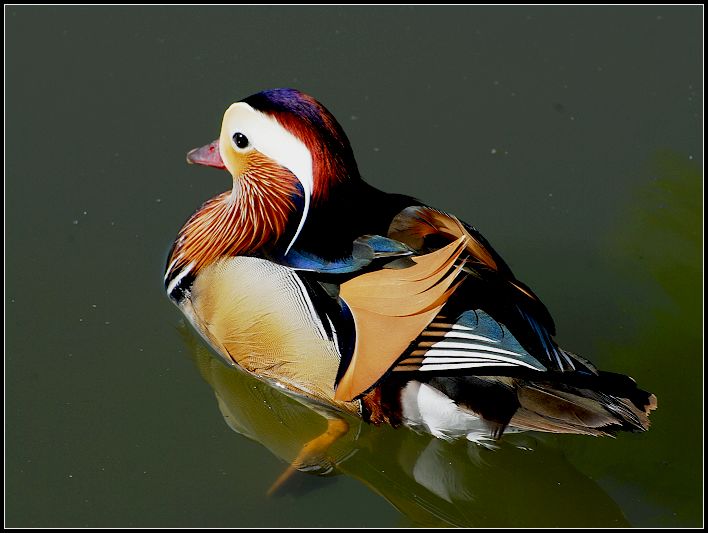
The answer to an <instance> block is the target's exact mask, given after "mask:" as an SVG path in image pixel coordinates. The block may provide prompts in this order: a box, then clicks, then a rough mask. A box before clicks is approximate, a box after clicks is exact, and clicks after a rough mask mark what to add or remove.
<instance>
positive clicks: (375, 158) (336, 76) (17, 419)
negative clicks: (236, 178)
mask: <svg viewBox="0 0 708 533" xmlns="http://www.w3.org/2000/svg"><path fill="white" fill-rule="evenodd" d="M5 15H6V181H5V187H6V204H5V208H6V215H5V222H6V234H5V235H6V300H5V310H6V382H5V383H6V396H5V400H6V404H5V405H6V407H5V413H6V469H7V470H6V495H5V498H6V524H7V525H8V526H131V525H132V526H258V525H262V526H266V525H280V526H315V525H319V526H345V525H360V526H396V525H409V524H419V523H421V519H420V518H416V517H415V516H412V515H410V513H399V512H398V511H396V509H395V508H394V507H392V506H391V505H389V503H387V501H386V500H385V499H384V498H382V497H380V496H378V495H377V494H376V492H375V491H376V490H379V491H380V492H381V489H380V488H379V489H377V488H376V487H375V486H374V487H372V489H373V490H370V489H369V488H367V486H366V485H365V484H363V483H360V482H359V481H357V480H356V479H355V478H354V477H352V476H347V475H341V476H338V477H335V478H330V479H328V480H321V479H319V478H313V479H312V480H310V482H309V484H308V485H307V486H308V487H309V488H308V490H299V491H297V490H294V491H290V492H288V493H286V494H285V495H284V496H281V497H277V498H266V497H265V495H264V493H265V491H266V490H267V488H268V487H269V485H270V483H271V482H272V481H273V480H274V479H275V478H276V477H277V475H278V474H279V473H280V471H281V470H282V468H283V463H282V461H280V460H279V459H278V458H276V457H274V456H273V455H271V453H270V452H269V451H268V450H267V449H266V448H264V447H262V446H261V445H259V444H258V443H255V442H252V441H249V440H247V439H245V438H243V437H242V436H240V435H237V434H236V433H234V432H233V431H231V430H230V429H229V428H228V426H227V425H226V424H225V423H224V419H223V418H222V416H221V414H220V413H219V410H218V408H217V405H216V402H215V400H214V395H213V392H212V390H211V388H210V387H209V385H208V384H207V383H206V382H205V381H204V380H203V379H202V378H201V377H200V374H199V372H198V370H197V368H196V366H195V363H194V360H193V357H192V356H191V355H190V349H188V347H187V346H186V345H185V343H184V342H183V340H182V338H181V335H180V332H179V331H178V329H177V325H178V324H179V323H180V320H181V315H180V313H179V312H178V310H177V309H176V308H174V307H173V306H172V305H171V304H170V303H169V301H168V300H167V299H166V297H165V296H164V293H163V291H162V287H161V284H162V269H163V266H164V259H165V256H166V253H167V250H168V248H169V246H170V244H171V242H172V240H173V239H174V236H175V234H176V232H177V230H178V229H179V227H180V226H181V224H182V223H183V221H184V220H185V218H186V217H187V216H188V215H189V214H190V213H191V212H192V211H194V210H195V209H196V208H197V207H198V206H199V205H200V204H201V203H202V202H203V201H204V200H206V199H207V198H209V197H210V196H213V195H214V194H216V193H218V192H221V191H222V190H225V189H227V188H229V187H230V184H229V179H228V176H227V175H225V174H220V173H218V172H216V171H213V170H208V169H201V168H194V167H188V166H187V165H186V164H185V161H184V156H185V153H186V152H187V151H188V150H189V149H191V148H193V147H196V146H201V145H202V144H205V143H207V142H209V141H211V140H213V139H214V138H216V137H217V135H218V132H219V128H220V121H221V116H222V114H223V111H224V110H225V108H226V107H227V106H228V105H229V104H230V103H232V102H234V101H237V100H239V99H241V98H243V97H245V96H248V95H249V94H252V93H254V92H257V91H259V90H262V89H265V88H270V87H282V86H294V87H297V88H299V89H301V90H303V91H305V92H308V93H310V94H312V95H313V96H315V97H316V98H318V99H319V100H320V101H322V102H323V103H324V104H325V105H326V106H327V107H328V108H329V109H330V110H331V111H332V112H333V113H334V114H335V116H337V117H338V119H339V120H340V122H341V123H342V125H343V126H344V128H345V130H346V131H347V133H348V135H349V137H350V140H351V142H352V145H353V147H354V151H355V154H356V155H357V158H358V162H359V167H360V169H361V171H362V173H363V175H364V176H365V178H366V179H367V180H369V181H370V182H371V183H373V184H375V185H377V186H379V187H380V188H382V189H385V190H388V191H399V192H405V193H408V194H411V195H414V196H418V197H420V198H422V199H424V200H425V201H427V202H428V203H429V204H431V205H434V206H437V207H440V208H443V209H446V210H449V211H451V212H453V213H455V214H457V215H458V216H459V217H460V218H463V219H465V220H467V221H468V222H470V223H472V224H474V225H475V226H476V227H478V228H479V229H480V230H481V231H482V232H483V233H484V234H485V235H486V237H487V238H488V239H489V240H490V242H491V243H492V244H493V245H494V246H495V248H496V249H497V251H499V252H500V253H501V254H502V255H503V256H504V257H505V259H506V260H507V262H508V263H509V264H510V265H511V266H512V268H513V269H514V271H515V273H516V275H517V276H518V277H519V278H520V279H522V280H524V281H525V282H526V283H528V284H529V285H530V286H532V287H533V288H534V290H535V291H536V292H537V293H538V294H539V295H540V296H541V297H542V299H543V300H544V301H545V303H546V304H547V306H548V307H549V309H550V310H551V312H552V313H553V315H554V317H555V319H556V322H557V326H558V332H559V335H558V337H557V338H558V340H559V341H560V342H561V344H562V345H564V346H565V347H566V348H568V349H570V350H572V351H575V352H577V353H581V354H583V355H585V356H586V357H588V358H590V359H591V360H593V361H594V362H595V363H596V364H597V365H598V366H600V367H602V368H604V369H606V370H613V371H617V372H624V373H628V374H630V375H632V376H633V377H635V378H636V379H637V380H638V382H639V383H640V384H641V385H642V386H643V387H645V388H647V389H649V390H652V391H653V392H655V393H656V394H657V396H658V398H659V406H660V407H659V410H658V411H656V412H655V413H654V415H653V416H652V422H653V427H652V429H651V430H650V431H649V432H648V433H646V434H641V435H637V434H630V435H621V436H619V437H618V438H617V439H596V438H592V437H572V436H570V437H569V436H566V437H548V439H546V440H544V441H543V442H551V444H539V445H538V446H539V448H538V450H537V452H534V453H535V454H536V457H537V459H536V460H534V453H529V454H527V455H523V456H521V457H522V460H517V462H516V463H514V469H515V470H514V476H510V477H509V480H508V481H507V482H506V483H508V485H506V486H509V487H511V486H513V485H514V479H524V480H526V481H525V482H526V483H527V485H528V486H529V487H533V479H534V476H539V479H540V478H541V477H544V476H543V475H542V474H539V472H549V475H550V476H552V475H553V474H552V472H554V465H555V466H557V464H555V463H554V461H560V460H562V461H563V464H568V465H571V467H572V469H574V471H576V473H577V476H576V478H577V479H581V480H583V483H579V482H578V483H577V485H574V484H573V483H569V484H566V485H564V487H563V491H564V493H566V494H575V495H576V496H577V498H576V499H575V500H573V501H574V502H575V505H576V506H577V508H578V509H579V508H581V507H583V508H584V507H589V508H590V509H593V507H592V502H591V501H588V502H587V505H584V499H583V498H584V496H583V490H585V489H584V488H583V487H584V486H585V484H587V483H591V484H593V486H595V487H596V488H597V490H599V491H602V492H604V493H605V494H606V495H607V497H608V498H609V499H610V500H612V501H614V502H615V504H616V506H617V507H618V509H619V510H620V512H621V515H623V517H624V518H623V520H619V521H618V518H617V516H615V515H612V516H610V515H609V514H606V513H605V511H603V509H602V508H599V509H598V510H597V513H594V515H593V516H594V518H595V521H594V522H593V524H594V525H608V526H611V525H617V524H622V523H626V524H631V525H634V526H697V525H700V524H701V516H702V503H701V502H702V481H701V479H702V470H703V465H702V434H703V427H702V418H703V407H702V403H703V402H702V370H703V362H702V348H701V345H702V333H701V331H702V320H701V314H702V302H701V294H702V274H701V272H702V254H701V243H702V238H703V235H702V230H701V215H702V207H703V204H702V192H703V182H702V161H703V156H702V142H701V131H702V129H701V128H702V125H701V118H702V115H703V109H702V99H701V98H702V93H703V87H702V86H701V80H702V55H701V50H702V37H701V33H702V25H701V20H702V8H701V7H699V6H694V7H622V8H614V7H582V8H571V7H562V8H556V7H486V8H477V7H446V8H442V7H441V8H433V7H384V8H374V7H223V8H221V7H172V8H165V7H151V8H149V7H145V8H142V7H111V8H104V7H17V6H10V7H6V8H5ZM363 207H365V206H363ZM362 213H363V214H365V208H363V210H362ZM399 431H405V430H399ZM386 434H387V433H381V435H386ZM551 445H552V448H553V449H554V450H558V452H557V453H555V455H552V456H549V455H548V454H545V452H544V450H547V449H548V448H547V446H551ZM457 446H464V443H460V444H459V445H457ZM455 449H456V450H459V449H461V448H455ZM367 453H370V454H372V455H378V456H380V457H387V454H389V453H390V450H389V449H387V444H386V439H379V441H378V443H377V447H376V448H374V449H373V451H372V449H370V450H368V452H367ZM500 453H501V452H500ZM499 457H504V456H501V455H500V456H499ZM527 457H528V459H524V458H527ZM549 457H550V458H549ZM554 458H555V459H554ZM517 459H518V458H517ZM544 461H545V462H544ZM539 465H540V467H539ZM468 467H469V468H472V466H471V464H470V465H466V464H465V463H464V461H462V462H461V463H460V464H459V465H457V466H456V468H458V469H465V468H468ZM484 476H488V477H487V478H486V479H489V480H490V481H491V480H498V479H499V478H498V476H497V474H496V473H495V470H494V469H488V470H486V471H485V472H484V475H481V474H479V475H478V478H477V481H476V482H475V486H472V487H469V491H470V492H472V493H476V494H477V495H478V496H479V498H477V501H484V502H485V505H487V506H488V507H487V509H488V510H489V512H488V513H486V514H485V513H481V514H479V515H478V516H476V517H475V519H474V520H473V521H472V522H470V523H469V524H468V525H474V526H495V525H505V524H504V523H503V521H500V519H499V516H503V515H504V514H505V513H506V514H507V515H509V516H511V514H513V511H514V510H518V511H520V512H521V515H522V516H523V515H524V513H523V512H524V511H526V510H528V511H529V512H530V511H532V510H533V511H535V512H536V515H535V519H534V520H533V521H531V522H524V520H521V521H520V522H519V523H517V525H556V524H562V525H572V526H582V525H586V522H585V519H584V518H583V517H584V516H587V514H588V513H587V512H584V513H577V512H575V511H574V508H573V506H572V505H571V506H569V505H567V504H563V505H554V501H553V500H551V501H548V502H547V505H545V506H543V505H539V504H538V502H534V501H533V500H529V499H527V498H526V497H524V495H523V494H518V495H515V494H516V493H514V492H513V491H511V492H509V493H507V492H506V491H505V490H504V485H501V486H500V484H495V483H487V482H486V481H485V477H484ZM515 476H516V477H515ZM549 479H550V478H549ZM558 483H559V485H560V482H558ZM568 485H570V486H568ZM490 487H494V488H493V489H492V488H490ZM531 490H532V489H531ZM485 491H486V492H485ZM383 492H385V491H383ZM480 498H481V499H480ZM495 506H498V507H495ZM531 506H536V507H537V508H535V509H526V507H531ZM585 511H587V509H585ZM510 513H511V514H510Z"/></svg>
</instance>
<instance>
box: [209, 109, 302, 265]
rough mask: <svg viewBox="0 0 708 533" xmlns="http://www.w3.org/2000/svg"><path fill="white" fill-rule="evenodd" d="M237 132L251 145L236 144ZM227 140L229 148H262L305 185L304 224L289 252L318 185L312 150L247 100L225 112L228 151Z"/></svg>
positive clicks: (223, 133)
mask: <svg viewBox="0 0 708 533" xmlns="http://www.w3.org/2000/svg"><path fill="white" fill-rule="evenodd" d="M236 133H241V134H243V135H245V136H246V137H247V138H248V141H249V145H248V146H247V147H245V148H243V149H240V148H238V147H237V146H236V144H235V142H234V140H233V136H234V135H235V134H236ZM226 143H229V144H230V146H228V148H231V149H234V150H237V151H238V152H241V153H243V152H245V151H248V150H249V149H250V148H251V147H252V149H255V150H258V151H259V152H260V153H262V154H263V155H265V156H267V157H269V158H271V159H272V160H273V161H275V162H276V163H278V164H279V165H281V166H282V167H284V168H287V169H288V170H289V171H290V172H292V173H293V175H294V176H295V177H296V178H297V180H298V181H299V182H300V184H301V185H302V188H303V191H304V193H305V198H304V203H305V205H304V208H303V213H302V218H301V219H300V224H299V225H298V228H297V230H296V232H295V235H294V236H293V239H292V240H291V241H290V244H289V245H288V248H287V250H286V251H285V253H286V254H287V253H288V252H289V251H290V248H291V247H292V245H293V243H294V242H295V239H297V237H298V235H299V234H300V231H301V230H302V226H303V225H304V224H305V220H306V218H307V213H308V211H309V208H310V198H311V197H312V189H313V185H314V179H313V176H312V156H311V155H310V151H309V150H308V149H307V146H305V144H304V143H303V142H302V141H301V140H300V139H298V138H297V137H296V136H295V135H293V134H292V133H290V132H289V131H288V130H287V129H285V128H284V127H283V126H282V125H281V124H280V123H279V122H278V121H277V120H276V119H275V118H273V117H271V116H269V115H266V114H265V113H261V112H260V111H257V110H255V109H253V108H252V107H251V106H250V105H248V104H247V103H245V102H237V103H235V104H233V105H231V107H229V108H228V109H227V110H226V113H224V121H223V123H222V125H221V137H220V139H219V149H220V150H222V151H224V152H225V150H226V148H227V145H226ZM224 163H225V164H226V166H227V167H228V166H229V162H228V158H225V159H224ZM229 170H230V171H232V173H233V169H230V168H229Z"/></svg>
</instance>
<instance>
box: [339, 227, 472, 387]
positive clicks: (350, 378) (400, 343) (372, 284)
mask: <svg viewBox="0 0 708 533" xmlns="http://www.w3.org/2000/svg"><path fill="white" fill-rule="evenodd" d="M466 246H467V238H466V237H465V236H461V237H459V238H458V239H457V240H455V241H453V242H451V243H450V244H448V245H447V246H445V247H444V248H441V249H439V250H437V251H435V252H432V253H430V254H427V255H423V256H420V257H414V258H412V260H413V261H414V262H415V265H414V266H411V267H409V268H405V269H402V270H393V269H383V270H378V271H376V272H370V273H368V274H363V275H361V276H358V277H356V278H354V279H352V280H350V281H347V282H346V283H344V284H342V287H341V292H340V295H341V297H342V299H343V300H344V301H345V302H347V305H348V306H349V308H350V309H351V312H352V315H353V317H354V323H355V325H356V332H357V336H356V343H355V347H354V355H353V356H352V360H351V362H350V364H349V367H348V368H347V371H346V372H345V374H344V376H342V379H341V381H340V382H339V385H338V386H337V391H336V394H335V396H334V397H335V399H336V400H341V401H351V400H353V399H354V398H356V397H357V396H359V395H360V394H362V393H363V392H365V391H366V390H368V389H369V388H370V387H371V386H372V385H374V384H375V383H376V382H377V381H378V380H379V379H380V378H381V377H382V376H383V375H384V373H385V372H386V371H387V370H388V369H389V368H390V367H391V366H392V365H393V363H394V362H395V361H396V359H397V358H398V357H399V356H400V355H401V353H402V352H403V351H404V350H405V349H406V348H407V347H408V345H409V344H410V343H411V342H412V341H413V340H415V339H416V337H418V335H419V334H420V332H421V331H422V330H423V329H424V328H425V327H426V326H427V325H428V324H429V323H430V322H431V321H432V320H433V318H435V316H436V315H437V314H438V312H439V311H440V309H441V308H442V306H443V305H445V302H446V301H447V299H448V298H449V297H450V295H451V294H452V293H453V292H454V290H455V289H456V288H457V284H455V285H453V283H454V281H455V279H456V278H457V276H458V275H459V274H460V272H461V270H462V264H459V265H457V266H456V265H455V262H456V261H457V260H458V259H459V257H460V255H461V254H462V252H463V251H464V250H465V248H466ZM458 283H459V282H458Z"/></svg>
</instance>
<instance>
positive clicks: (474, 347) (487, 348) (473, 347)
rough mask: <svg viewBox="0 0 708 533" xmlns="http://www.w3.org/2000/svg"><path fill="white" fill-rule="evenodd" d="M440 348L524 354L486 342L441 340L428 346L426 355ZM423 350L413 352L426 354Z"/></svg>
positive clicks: (516, 355)
mask: <svg viewBox="0 0 708 533" xmlns="http://www.w3.org/2000/svg"><path fill="white" fill-rule="evenodd" d="M440 348H457V349H460V350H485V351H488V352H494V353H504V354H507V355H513V356H514V357H517V358H518V357H519V356H521V355H522V354H519V353H516V352H511V351H509V350H504V349H502V348H496V347H495V346H487V345H485V344H474V343H471V342H447V341H441V342H436V343H435V344H433V345H432V346H431V347H430V348H428V351H427V353H425V355H427V354H429V353H430V350H438V349H440ZM420 351H421V350H415V351H414V352H413V355H424V354H423V353H419V352H420Z"/></svg>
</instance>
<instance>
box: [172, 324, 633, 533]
mask: <svg viewBox="0 0 708 533" xmlns="http://www.w3.org/2000/svg"><path fill="white" fill-rule="evenodd" d="M180 333H181V335H182V336H183V339H184V340H185V342H186V344H187V345H188V347H189V350H190V353H191V355H192V357H193V359H194V361H195V363H196V365H197V366H198V368H199V371H200V373H201V375H202V377H203V378H204V379H205V380H206V382H207V383H208V384H209V385H210V386H211V387H212V388H213V390H214V395H215V397H216V400H217V403H218V408H219V410H220V411H221V414H222V415H223V417H224V421H225V422H226V424H227V425H228V426H229V427H230V428H231V429H232V430H233V431H235V432H236V433H238V434H240V435H242V436H244V437H247V438H248V439H251V440H253V441H256V442H258V443H260V444H262V445H263V446H265V447H266V448H267V449H268V450H269V451H270V452H271V453H272V454H273V455H275V456H276V457H278V458H279V459H280V460H282V461H284V463H286V465H289V466H285V467H284V472H283V474H282V475H281V476H280V477H279V478H278V479H275V480H273V483H272V485H271V487H270V490H269V494H270V495H271V496H273V497H278V496H279V495H280V494H285V493H293V492H295V493H297V491H299V490H306V488H303V485H305V486H307V485H309V484H310V483H311V482H307V481H306V480H304V481H303V479H302V477H303V476H308V475H309V478H310V479H312V480H313V481H314V482H315V483H320V482H324V481H325V480H324V477H330V476H335V475H341V474H344V475H347V476H350V477H352V478H354V479H356V480H358V481H360V482H361V483H363V484H364V485H366V486H367V487H368V488H369V489H371V490H372V491H374V492H376V493H377V494H379V495H380V496H382V497H383V498H385V499H386V500H387V501H388V502H389V503H391V504H392V505H393V506H394V507H395V508H396V509H398V510H399V511H400V512H401V513H403V514H404V515H405V516H406V517H407V518H408V519H409V520H411V522H412V523H413V524H414V525H417V526H467V527H479V526H485V525H494V526H510V527H511V526H526V527H528V526H547V527H548V526H551V527H552V526H572V525H583V526H589V527H592V526H597V527H601V526H605V527H607V526H610V527H612V526H614V527H622V526H628V525H629V524H628V523H627V521H626V519H625V518H624V516H623V514H622V512H621V510H620V508H619V507H618V506H617V504H616V503H615V502H614V501H613V500H612V499H611V498H610V497H609V496H608V495H607V494H606V493H605V492H604V491H603V489H602V488H601V487H599V486H598V485H597V484H596V483H595V482H594V481H593V480H591V479H589V478H588V477H586V476H585V475H584V474H582V473H580V472H579V471H577V470H576V469H575V468H574V467H573V466H572V465H571V464H570V463H569V462H568V461H567V460H566V459H565V457H564V455H563V453H562V452H561V451H560V450H557V449H556V448H555V446H554V441H553V440H552V438H553V437H550V438H551V440H546V439H545V436H544V435H540V434H531V433H523V434H512V435H505V437H504V440H502V441H498V442H496V443H492V444H487V445H486V446H480V445H479V444H477V443H473V442H468V441H465V440H457V441H447V440H443V439H438V438H436V437H433V436H431V435H430V434H427V433H423V432H416V431H413V430H410V429H407V428H399V429H394V428H392V427H390V426H386V425H383V426H372V425H370V424H367V423H366V422H364V421H363V420H361V419H360V418H358V417H354V416H346V415H345V417H346V429H344V433H343V434H342V435H340V436H339V438H338V439H337V440H336V441H335V442H334V444H332V445H331V447H329V448H328V449H325V450H323V451H322V453H320V454H309V455H308V460H307V462H303V463H300V464H298V461H297V458H298V456H302V449H303V447H304V446H305V445H306V444H307V443H310V442H311V441H312V440H316V439H317V437H318V436H320V435H322V434H323V433H325V432H326V430H327V427H328V421H330V420H333V419H335V420H341V417H342V413H341V412H337V413H336V416H335V415H334V413H332V412H330V411H329V410H328V408H327V407H325V406H323V405H320V404H317V403H312V402H309V401H308V400H306V399H304V398H302V397H301V396H300V397H298V396H294V395H292V394H290V393H288V392H287V391H286V390H283V389H279V388H276V387H273V386H271V385H270V384H268V383H265V382H263V381H261V380H259V379H257V378H255V377H254V376H252V375H250V374H248V373H246V372H243V371H241V370H239V369H238V368H228V367H226V366H225V365H224V364H223V363H222V362H221V361H220V360H219V359H217V358H215V357H214V356H213V355H212V354H211V353H210V352H209V350H208V349H207V348H205V347H204V345H203V343H201V342H200V339H199V338H198V337H197V336H196V335H195V334H194V333H193V332H192V330H191V329H190V328H189V327H187V326H186V325H183V326H182V327H181V328H180ZM293 465H297V466H293ZM318 480H319V481H318ZM570 487H572V490H569V488H570ZM502 500H503V502H504V503H503V504H502V503H501V501H502Z"/></svg>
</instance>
